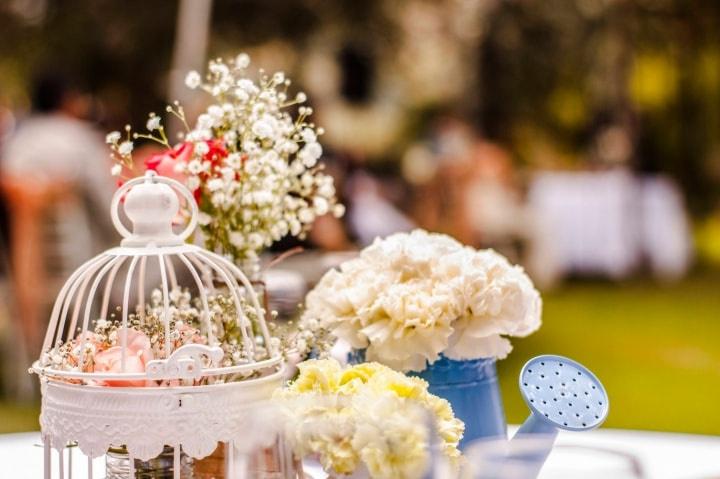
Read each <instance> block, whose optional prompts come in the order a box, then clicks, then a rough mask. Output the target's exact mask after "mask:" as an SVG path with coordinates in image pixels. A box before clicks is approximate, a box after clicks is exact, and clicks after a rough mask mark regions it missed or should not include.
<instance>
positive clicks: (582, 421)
mask: <svg viewBox="0 0 720 479" xmlns="http://www.w3.org/2000/svg"><path fill="white" fill-rule="evenodd" d="M419 375H420V376H421V377H424V378H425V379H427V380H428V382H429V383H430V390H431V392H433V393H435V394H438V395H440V396H442V397H445V398H446V399H448V401H450V403H451V404H452V406H453V409H454V411H455V414H456V416H458V417H460V418H461V419H463V421H465V423H466V439H465V441H464V442H463V443H461V447H463V449H466V450H467V449H474V452H471V453H470V456H473V454H474V455H475V457H477V458H480V459H482V462H483V464H484V465H482V466H481V465H480V464H478V465H477V466H478V467H477V473H472V474H471V475H469V476H468V477H472V478H473V479H505V478H512V479H533V478H536V477H537V476H538V474H539V472H540V469H541V468H542V466H543V464H544V463H545V460H546V459H547V456H548V455H549V454H550V451H551V450H552V447H553V444H554V443H555V439H556V437H557V434H558V431H559V430H560V429H565V430H569V431H587V430H590V429H594V428H596V427H598V426H600V425H601V424H602V423H603V421H604V420H605V418H606V417H607V414H608V408H609V402H608V397H607V393H606V392H605V388H603V386H602V384H601V383H600V381H599V380H598V378H597V377H596V376H595V375H594V374H593V373H591V372H590V371H589V370H588V369H587V368H585V367H584V366H582V365H581V364H579V363H577V362H576V361H573V360H571V359H568V358H565V357H562V356H556V355H543V356H538V357H536V358H533V359H531V360H530V361H528V362H527V363H526V364H525V366H523V368H522V371H521V372H520V381H519V386H520V392H521V394H522V396H523V398H524V399H525V402H526V403H527V405H528V407H529V408H530V412H531V414H530V416H529V417H528V418H527V420H526V421H525V423H524V424H523V425H522V426H520V428H519V429H518V431H517V433H516V434H515V436H514V437H513V439H512V440H511V441H509V442H508V441H507V440H506V437H507V436H506V431H505V423H504V415H503V413H502V404H501V401H500V393H499V388H498V387H497V376H496V373H495V364H494V360H489V359H478V360H471V361H453V360H448V359H447V358H442V359H441V360H440V362H439V364H438V363H435V364H434V365H432V366H431V367H430V368H428V369H427V370H426V371H424V372H422V373H420V374H419ZM468 433H469V437H468ZM478 440H479V441H478ZM471 442H473V443H474V445H473V446H471V447H470V448H468V447H466V446H468V445H469V444H470V443H471Z"/></svg>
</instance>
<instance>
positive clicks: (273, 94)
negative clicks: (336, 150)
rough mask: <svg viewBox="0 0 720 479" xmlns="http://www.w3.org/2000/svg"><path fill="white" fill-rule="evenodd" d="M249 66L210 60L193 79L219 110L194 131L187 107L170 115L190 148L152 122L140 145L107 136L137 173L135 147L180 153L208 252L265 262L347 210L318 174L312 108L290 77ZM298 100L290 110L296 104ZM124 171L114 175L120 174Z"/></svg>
mask: <svg viewBox="0 0 720 479" xmlns="http://www.w3.org/2000/svg"><path fill="white" fill-rule="evenodd" d="M249 64H250V58H249V57H248V56H247V55H246V54H244V53H242V54H240V55H238V56H237V57H235V58H234V59H233V60H230V61H227V62H226V61H224V60H222V59H214V60H211V61H210V62H209V64H208V71H209V73H208V75H207V76H206V77H205V80H203V77H201V74H200V73H198V72H196V71H191V72H189V73H188V74H187V76H186V78H185V83H186V85H187V86H188V87H189V88H192V89H196V88H201V89H202V90H203V91H205V92H207V93H209V94H210V95H212V96H213V97H214V98H213V100H214V101H213V102H211V104H210V105H209V106H208V107H207V109H206V111H205V112H203V113H201V114H200V115H199V116H198V117H197V119H196V121H195V123H194V124H188V121H187V119H186V118H185V113H184V110H183V109H182V107H181V106H180V104H179V103H177V102H175V103H173V104H172V105H168V107H167V109H166V112H167V113H168V114H171V115H173V116H175V117H177V118H178V119H179V120H180V121H181V123H182V124H183V125H185V126H186V132H185V133H183V134H182V137H181V138H182V140H183V141H184V142H185V145H182V144H181V145H170V144H169V143H168V140H167V138H166V135H165V131H164V129H163V128H162V126H161V122H160V118H159V117H158V116H156V115H155V114H151V115H150V117H149V118H148V120H147V124H146V126H147V129H148V131H149V132H151V133H150V134H149V135H143V134H139V135H138V134H136V135H131V132H130V130H129V127H127V135H128V141H126V142H122V143H120V142H121V141H122V140H123V136H121V135H120V133H119V132H113V133H110V134H108V137H107V140H108V142H109V143H110V144H111V149H112V152H113V155H112V156H113V157H114V158H115V160H116V161H117V162H118V163H120V164H121V165H122V166H123V167H128V168H129V167H131V166H132V164H131V163H132V157H131V156H130V153H131V152H132V146H133V145H132V143H131V142H130V141H129V140H130V138H137V139H147V140H154V141H156V142H158V143H160V144H162V145H163V146H164V147H166V148H173V149H174V151H175V153H173V155H172V156H173V158H177V162H176V164H175V165H174V167H173V172H175V173H177V174H178V175H179V176H184V177H185V185H186V186H187V187H188V188H189V189H191V190H192V191H193V192H195V194H196V195H197V197H198V198H199V199H200V200H199V208H200V211H201V214H200V217H199V224H200V226H201V229H202V231H203V233H204V237H205V239H206V247H208V248H209V249H212V250H215V251H218V252H219V253H222V254H224V255H227V256H229V257H231V258H233V259H234V260H239V259H244V258H256V257H257V255H258V253H259V252H260V251H262V250H263V249H264V248H266V247H268V246H270V245H271V244H272V243H273V242H275V241H278V240H280V239H282V238H283V237H284V236H286V235H288V234H289V235H292V236H295V237H300V238H302V237H304V235H305V234H307V232H308V231H309V230H310V228H311V227H312V224H313V222H314V220H315V218H316V216H318V215H322V214H325V213H328V212H333V213H334V214H337V212H338V210H339V208H338V203H337V199H336V197H335V188H334V186H333V181H332V178H331V177H330V176H328V175H326V174H325V173H324V172H323V170H322V169H321V168H317V165H318V161H319V159H320V157H321V156H322V147H321V145H320V143H318V135H319V134H320V129H318V128H316V127H315V125H314V124H313V123H311V122H309V121H308V120H307V118H308V116H309V115H311V114H312V108H310V107H307V106H301V107H300V108H299V109H298V113H299V114H298V115H294V114H293V111H292V110H291V109H290V108H293V105H295V104H298V103H300V104H302V103H304V102H305V101H307V96H306V95H305V93H302V92H300V93H297V94H295V95H292V94H291V93H289V92H288V85H290V81H289V80H288V79H287V78H286V75H285V74H284V73H283V72H277V73H275V74H273V75H267V74H266V73H265V72H263V71H262V70H261V71H260V72H259V79H258V80H257V81H255V80H253V79H252V78H250V77H249V76H247V75H246V74H245V69H246V68H247V67H248V65H249ZM288 99H290V101H288ZM121 172H122V170H118V168H117V167H114V168H113V174H120V173H121Z"/></svg>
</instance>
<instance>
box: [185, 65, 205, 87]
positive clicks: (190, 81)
mask: <svg viewBox="0 0 720 479" xmlns="http://www.w3.org/2000/svg"><path fill="white" fill-rule="evenodd" d="M201 83H202V79H201V78H200V74H199V73H198V72H196V71H195V70H192V71H189V72H188V74H187V76H185V86H187V87H188V88H190V89H191V90H194V89H196V88H197V87H199V86H200V84H201Z"/></svg>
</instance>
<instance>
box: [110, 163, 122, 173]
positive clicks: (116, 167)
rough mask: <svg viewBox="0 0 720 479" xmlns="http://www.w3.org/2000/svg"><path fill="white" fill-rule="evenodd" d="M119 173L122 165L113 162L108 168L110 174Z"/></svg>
mask: <svg viewBox="0 0 720 479" xmlns="http://www.w3.org/2000/svg"><path fill="white" fill-rule="evenodd" d="M121 173H122V166H121V165H119V164H117V163H115V164H114V165H113V166H112V168H110V174H111V175H112V176H120V174H121Z"/></svg>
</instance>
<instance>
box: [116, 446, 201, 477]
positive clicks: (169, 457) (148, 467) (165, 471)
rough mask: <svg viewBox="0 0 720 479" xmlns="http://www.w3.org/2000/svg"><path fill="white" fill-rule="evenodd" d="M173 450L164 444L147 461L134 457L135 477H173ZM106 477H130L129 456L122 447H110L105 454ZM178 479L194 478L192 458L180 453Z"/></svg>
mask: <svg viewBox="0 0 720 479" xmlns="http://www.w3.org/2000/svg"><path fill="white" fill-rule="evenodd" d="M174 459H175V450H174V448H172V447H170V446H165V448H164V449H163V452H162V453H160V455H159V456H157V457H154V458H152V459H150V460H149V461H141V460H140V459H135V460H134V461H135V479H174V473H175V467H174ZM105 477H106V479H128V478H129V477H130V456H129V455H128V452H127V449H125V448H124V447H117V448H110V449H109V450H108V452H107V454H106V456H105ZM180 479H195V476H194V474H193V459H192V458H191V457H190V456H188V455H187V454H185V453H183V452H181V453H180Z"/></svg>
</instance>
